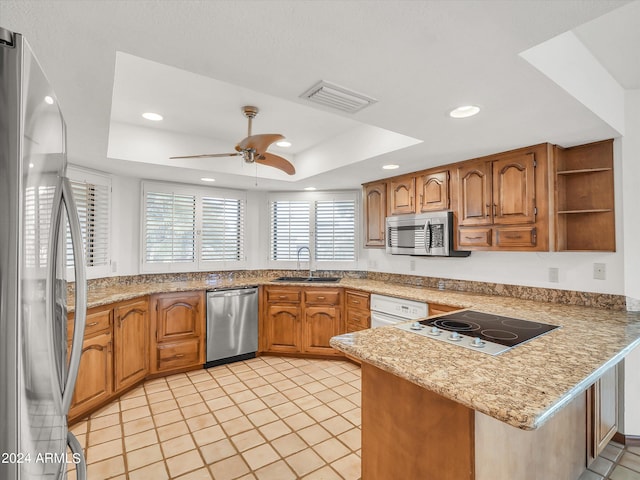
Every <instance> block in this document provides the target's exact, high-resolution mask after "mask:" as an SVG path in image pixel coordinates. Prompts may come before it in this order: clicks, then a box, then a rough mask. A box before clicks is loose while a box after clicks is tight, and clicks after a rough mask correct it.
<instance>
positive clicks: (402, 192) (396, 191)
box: [389, 176, 416, 215]
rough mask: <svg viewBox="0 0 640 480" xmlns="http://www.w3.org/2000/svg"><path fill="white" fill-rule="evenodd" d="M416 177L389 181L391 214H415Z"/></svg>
mask: <svg viewBox="0 0 640 480" xmlns="http://www.w3.org/2000/svg"><path fill="white" fill-rule="evenodd" d="M415 185H416V179H415V177H410V176H406V177H399V178H394V179H391V180H390V181H389V213H390V214H391V215H402V214H404V213H414V212H415V204H414V197H415Z"/></svg>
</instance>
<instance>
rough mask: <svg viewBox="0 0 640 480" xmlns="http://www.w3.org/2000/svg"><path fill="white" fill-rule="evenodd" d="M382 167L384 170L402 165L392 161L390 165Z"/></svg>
mask: <svg viewBox="0 0 640 480" xmlns="http://www.w3.org/2000/svg"><path fill="white" fill-rule="evenodd" d="M382 168H383V169H384V170H395V169H396V168H400V165H396V164H394V163H390V164H389V165H383V166H382Z"/></svg>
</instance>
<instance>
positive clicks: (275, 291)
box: [266, 288, 300, 303]
mask: <svg viewBox="0 0 640 480" xmlns="http://www.w3.org/2000/svg"><path fill="white" fill-rule="evenodd" d="M266 294H267V302H269V303H300V289H299V288H297V289H285V288H269V289H267V290H266Z"/></svg>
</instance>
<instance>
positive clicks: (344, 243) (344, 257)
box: [269, 193, 357, 263]
mask: <svg viewBox="0 0 640 480" xmlns="http://www.w3.org/2000/svg"><path fill="white" fill-rule="evenodd" d="M305 197H306V198H305ZM303 198H304V199H303ZM269 204H270V260H272V261H287V260H288V261H297V260H298V251H299V249H300V248H301V247H309V249H310V250H311V251H312V252H314V255H313V257H314V258H313V259H314V260H315V261H316V262H327V263H328V262H334V263H335V262H342V263H344V262H355V261H356V260H357V258H356V242H357V239H356V236H357V235H356V232H357V229H356V225H357V218H356V217H357V216H356V209H357V194H356V193H340V194H312V195H311V196H309V195H291V194H289V195H285V194H274V195H272V196H271V201H270V202H269ZM300 253H301V255H300V259H301V260H308V259H309V257H308V255H307V251H306V250H303V251H301V252H300Z"/></svg>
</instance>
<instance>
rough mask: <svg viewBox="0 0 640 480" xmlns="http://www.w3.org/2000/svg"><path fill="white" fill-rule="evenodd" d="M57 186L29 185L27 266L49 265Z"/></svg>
mask: <svg viewBox="0 0 640 480" xmlns="http://www.w3.org/2000/svg"><path fill="white" fill-rule="evenodd" d="M55 191H56V187H55V186H40V187H27V189H26V192H25V203H24V236H25V252H24V255H25V259H24V261H25V266H26V267H29V268H44V267H46V266H47V251H48V249H49V230H50V229H51V212H52V210H53V196H54V194H55Z"/></svg>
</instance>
